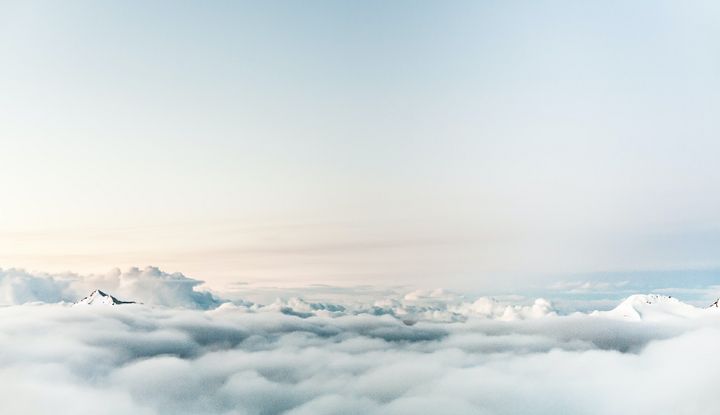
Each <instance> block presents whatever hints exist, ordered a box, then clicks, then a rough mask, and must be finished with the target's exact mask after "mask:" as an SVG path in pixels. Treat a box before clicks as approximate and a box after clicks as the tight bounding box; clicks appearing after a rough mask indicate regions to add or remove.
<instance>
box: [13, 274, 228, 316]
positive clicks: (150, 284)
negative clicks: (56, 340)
mask: <svg viewBox="0 0 720 415" xmlns="http://www.w3.org/2000/svg"><path fill="white" fill-rule="evenodd" d="M202 283H203V282H202V281H199V280H196V279H192V278H188V277H186V276H185V275H183V274H181V273H179V272H176V273H173V274H169V273H166V272H163V271H161V270H160V269H158V268H157V267H146V268H144V269H139V268H130V269H128V270H127V271H125V272H121V271H120V270H119V269H114V270H112V271H110V272H108V273H107V274H104V275H87V276H83V275H77V274H56V275H50V274H44V273H40V274H31V273H28V272H26V271H24V270H18V269H8V270H3V269H0V304H5V305H17V304H24V303H30V302H43V303H56V302H62V301H65V302H75V301H77V300H79V299H80V298H82V297H84V296H85V295H87V294H89V293H90V292H91V291H93V290H95V289H101V290H105V291H108V292H111V293H113V295H115V296H116V297H119V298H120V299H131V300H132V301H138V302H142V303H145V304H149V305H158V306H166V307H185V308H199V309H208V308H213V307H216V306H218V305H219V304H220V303H221V301H220V300H219V299H218V298H217V297H216V296H214V295H213V294H211V293H210V292H208V291H201V290H197V289H196V287H197V286H198V285H201V284H202Z"/></svg>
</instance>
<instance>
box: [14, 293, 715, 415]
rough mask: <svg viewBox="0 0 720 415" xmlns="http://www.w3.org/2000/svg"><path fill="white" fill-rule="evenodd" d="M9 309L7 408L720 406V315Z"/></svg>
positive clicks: (262, 413) (260, 413)
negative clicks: (449, 318)
mask: <svg viewBox="0 0 720 415" xmlns="http://www.w3.org/2000/svg"><path fill="white" fill-rule="evenodd" d="M265 311H266V312H252V311H249V310H248V308H247V307H242V306H237V305H231V304H226V305H223V306H221V307H218V308H216V309H213V310H209V311H202V310H191V309H170V308H157V307H149V306H147V305H127V306H119V307H106V308H103V307H86V308H77V307H70V306H68V305H62V304H54V305H51V304H43V305H39V304H34V305H32V304H30V305H24V306H10V307H3V308H0V350H2V353H0V412H2V413H26V414H50V413H53V414H55V413H73V414H92V413H97V412H98V411H99V410H100V411H101V412H102V413H106V414H128V413H136V414H157V415H160V414H197V413H204V414H224V415H229V414H257V415H269V414H281V413H282V414H295V415H297V414H337V413H343V414H411V413H413V414H414V413H438V412H443V413H453V414H515V413H540V414H556V413H577V414H611V413H638V414H643V413H654V414H658V413H661V414H663V413H667V414H671V413H678V412H690V413H698V414H703V413H708V414H710V413H713V412H714V409H715V408H717V405H718V404H720V397H718V395H717V394H716V393H715V388H714V385H716V384H717V382H718V381H720V372H718V371H714V370H708V368H712V367H714V366H715V365H718V364H720V355H719V354H718V353H717V352H716V345H717V344H718V342H720V318H718V317H717V316H714V315H710V314H708V315H706V316H704V317H699V318H694V319H686V320H674V321H670V322H666V323H652V322H642V321H641V322H636V321H627V320H622V319H613V318H609V317H607V316H600V315H595V316H593V315H586V314H575V315H570V316H555V315H548V316H544V317H542V318H537V319H528V320H513V321H500V320H491V319H470V320H467V321H465V322H452V323H443V322H424V321H420V322H418V323H417V324H414V325H412V326H409V325H407V324H405V323H404V322H403V321H401V320H400V319H397V318H395V317H393V316H391V315H380V316H377V315H368V314H364V315H343V316H337V317H332V316H324V317H319V316H310V317H307V318H302V317H298V316H295V315H288V314H287V313H283V312H281V311H270V310H265Z"/></svg>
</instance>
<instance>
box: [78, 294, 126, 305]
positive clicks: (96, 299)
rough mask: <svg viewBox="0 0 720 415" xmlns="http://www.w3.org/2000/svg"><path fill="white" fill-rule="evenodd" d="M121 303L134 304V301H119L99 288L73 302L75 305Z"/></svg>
mask: <svg viewBox="0 0 720 415" xmlns="http://www.w3.org/2000/svg"><path fill="white" fill-rule="evenodd" d="M122 304H135V301H120V300H118V299H117V298H115V297H113V296H112V295H110V294H107V293H104V292H102V291H100V290H95V291H93V292H92V293H90V295H88V296H87V297H85V298H83V299H82V300H80V301H78V302H77V303H75V305H80V306H82V305H106V306H113V305H122Z"/></svg>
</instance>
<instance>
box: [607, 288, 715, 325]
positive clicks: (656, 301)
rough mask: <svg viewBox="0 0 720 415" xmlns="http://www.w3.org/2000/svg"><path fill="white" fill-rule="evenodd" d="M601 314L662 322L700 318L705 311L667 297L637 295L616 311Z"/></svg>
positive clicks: (626, 300)
mask: <svg viewBox="0 0 720 415" xmlns="http://www.w3.org/2000/svg"><path fill="white" fill-rule="evenodd" d="M600 314H605V315H607V316H609V317H615V318H622V319H628V320H635V321H640V320H645V321H661V320H667V319H668V318H688V317H698V316H700V315H702V314H703V311H702V309H700V308H697V307H694V306H692V305H690V304H686V303H683V302H682V301H680V300H678V299H677V298H673V297H670V296H667V295H660V294H635V295H631V296H629V297H628V298H626V299H625V300H623V302H622V303H620V304H619V305H618V306H617V307H615V308H614V309H612V310H610V311H607V312H604V313H600Z"/></svg>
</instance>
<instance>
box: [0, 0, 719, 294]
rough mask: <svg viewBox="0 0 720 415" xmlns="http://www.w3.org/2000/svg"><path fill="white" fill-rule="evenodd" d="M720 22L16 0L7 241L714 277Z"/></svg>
mask: <svg viewBox="0 0 720 415" xmlns="http://www.w3.org/2000/svg"><path fill="white" fill-rule="evenodd" d="M718 22H720V6H718V5H717V4H716V3H714V2H710V1H692V2H680V1H675V2H671V1H637V2H621V1H608V2H575V1H532V2H530V1H527V2H525V1H517V2H501V1H497V2H490V1H456V2H451V3H446V2H428V1H394V2H381V1H366V2H331V1H327V2H324V1H309V2H294V1H269V2H222V1H218V2H212V3H207V2H200V1H187V2H169V1H167V2H166V1H156V2H124V1H74V2H63V3H58V2H51V1H47V2H42V1H0V267H2V268H9V267H19V268H26V269H28V270H40V271H47V272H64V271H73V272H81V273H104V272H106V271H107V270H109V269H112V268H114V267H121V268H123V269H125V268H128V267H131V266H139V267H144V266H146V265H155V266H160V267H162V268H163V269H164V270H169V271H181V272H183V273H184V274H186V275H191V276H192V277H194V278H198V279H201V280H204V281H206V282H207V283H208V284H210V285H211V286H216V287H220V286H228V285H229V284H232V283H237V282H248V281H250V282H257V281H260V282H272V283H277V284H308V283H335V284H388V283H390V284H410V285H416V286H431V287H437V286H448V287H462V288H465V289H474V290H499V291H503V290H513V289H516V288H517V287H521V286H530V285H532V284H537V283H539V282H538V281H555V280H558V279H562V280H567V279H573V278H584V277H577V276H578V275H581V276H585V275H605V276H607V275H611V276H612V278H610V277H607V278H609V279H613V280H617V281H620V282H622V281H625V280H626V279H628V278H630V279H633V278H635V276H636V275H642V276H643V277H642V278H648V277H647V275H656V274H654V273H655V272H657V273H659V274H658V275H661V277H662V278H666V276H667V273H668V272H671V273H675V274H672V275H675V276H677V277H678V278H676V279H677V281H673V282H672V283H673V284H675V285H676V286H677V285H683V280H682V278H684V276H687V275H695V274H693V273H699V274H702V278H705V279H708V278H712V275H711V276H710V277H708V272H710V273H712V271H713V270H716V269H720V221H719V220H718V219H717V212H718V209H719V208H720V192H718V191H717V190H718V187H719V184H720V170H718V169H717V167H716V165H717V163H716V160H717V155H718V154H720V141H718V140H717V137H719V136H720V118H718V117H717V114H719V113H720V46H718V42H717V39H718V38H720V23H718ZM681 277H682V278H681Z"/></svg>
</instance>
